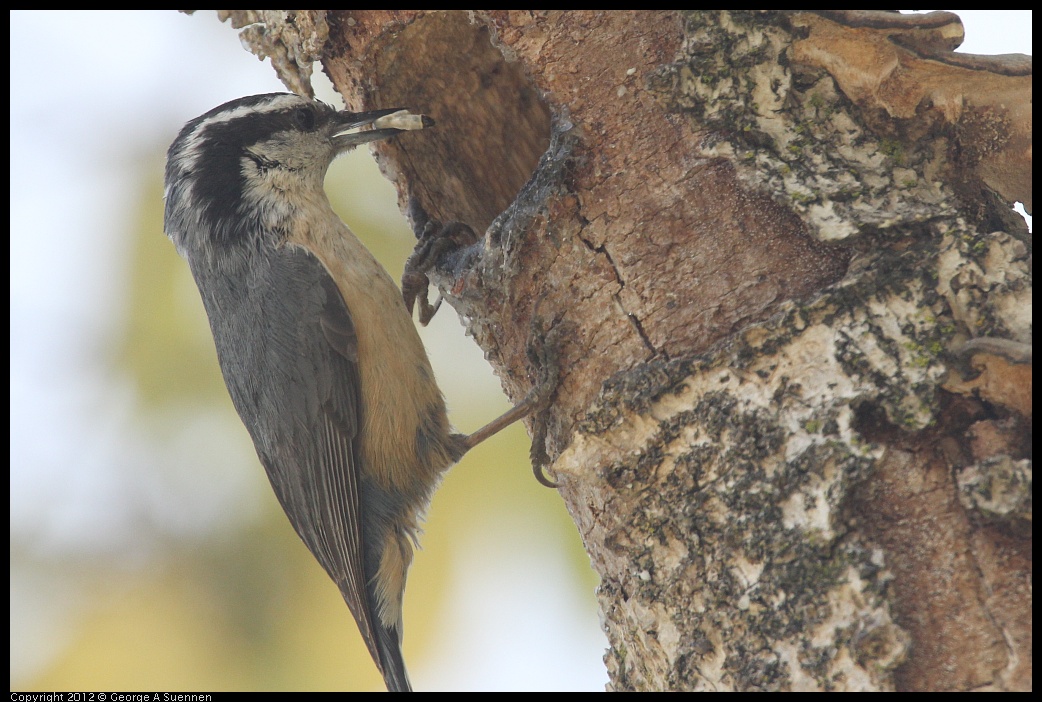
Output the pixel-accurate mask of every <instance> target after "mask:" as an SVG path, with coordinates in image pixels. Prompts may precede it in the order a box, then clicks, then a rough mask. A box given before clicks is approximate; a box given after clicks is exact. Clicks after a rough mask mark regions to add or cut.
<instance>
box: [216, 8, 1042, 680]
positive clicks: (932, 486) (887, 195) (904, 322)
mask: <svg viewBox="0 0 1042 702" xmlns="http://www.w3.org/2000/svg"><path fill="white" fill-rule="evenodd" d="M239 12H242V11H236V13H233V14H232V16H233V20H234V21H235V22H236V23H237V26H244V27H246V30H245V31H246V32H247V35H246V39H247V43H248V44H249V45H250V46H251V47H252V48H253V49H254V50H255V51H258V53H262V54H263V55H268V56H271V57H273V63H274V64H275V65H276V68H277V70H279V71H280V75H282V76H283V78H284V80H285V82H286V83H287V85H289V86H290V87H291V88H292V89H295V90H297V91H298V92H308V91H309V89H310V88H309V86H308V83H307V78H308V71H309V70H310V68H309V67H310V62H311V61H314V60H321V61H322V65H323V67H324V70H325V71H326V72H327V74H328V75H329V76H330V78H331V79H332V81H333V83H334V85H335V86H336V87H337V88H338V90H340V92H341V93H342V94H343V95H344V97H345V100H346V102H347V104H348V105H349V106H350V107H351V108H353V109H358V110H363V109H375V108H379V107H388V106H397V105H401V106H404V107H409V108H411V109H413V110H416V111H421V112H423V113H425V114H429V115H431V116H433V117H434V118H435V119H436V120H437V122H438V128H437V129H436V130H432V131H431V132H430V133H429V134H424V135H423V138H422V139H417V138H414V139H409V140H404V139H403V140H397V141H395V142H391V143H387V144H386V145H382V146H381V147H380V154H381V158H382V161H381V162H382V165H383V167H384V169H385V171H386V172H387V174H388V176H389V177H391V178H392V179H393V180H395V181H396V182H397V183H398V186H399V188H400V192H401V193H402V196H401V197H402V204H403V206H404V205H405V204H406V202H407V201H411V207H412V211H413V212H419V211H421V210H422V211H424V212H426V213H427V214H428V215H429V216H430V217H431V218H433V219H436V220H439V221H442V222H450V221H462V222H464V223H466V224H468V225H470V226H471V227H473V228H474V230H475V231H476V232H478V233H479V234H480V233H484V236H483V237H482V239H481V241H479V242H478V244H476V245H474V246H472V247H469V248H467V249H464V250H462V251H455V252H451V253H450V254H447V255H446V256H444V257H443V258H442V259H441V260H440V262H439V266H438V268H437V270H436V271H435V273H434V276H433V277H434V280H435V282H436V283H437V284H438V286H439V288H440V289H441V292H442V294H443V295H444V297H445V298H446V300H447V301H448V302H449V303H450V304H451V305H452V306H453V307H454V308H455V309H456V311H457V312H458V313H459V314H460V315H462V317H463V318H464V319H465V320H466V324H467V327H468V330H469V332H470V333H471V334H472V335H473V336H474V338H475V339H476V341H477V343H478V344H480V345H481V347H482V348H483V349H484V351H485V352H486V355H487V357H488V358H489V359H490V361H491V362H492V364H493V365H494V367H495V368H496V370H497V372H498V373H499V375H500V377H501V378H502V379H503V382H504V386H505V388H506V390H507V392H508V394H509V395H510V396H511V397H513V398H514V399H515V400H518V399H520V398H521V397H523V396H524V395H525V394H526V393H527V392H528V390H529V389H530V388H531V387H532V385H533V383H534V382H535V379H536V378H537V376H538V374H539V373H538V372H539V369H538V368H535V367H534V365H533V360H532V359H533V354H532V348H533V334H532V330H533V329H535V330H536V331H537V334H535V335H534V345H535V346H538V345H539V343H540V342H547V340H548V339H552V340H553V343H554V344H555V345H556V346H557V347H558V348H555V349H554V351H555V353H556V354H557V356H558V358H559V361H560V365H561V375H560V382H559V385H558V387H557V391H556V393H555V394H554V397H553V403H552V405H551V407H550V408H549V410H548V411H547V412H546V413H545V414H544V415H542V416H539V417H537V418H535V420H534V421H535V422H536V423H537V426H536V428H537V429H538V431H537V432H536V436H537V437H540V438H542V437H543V436H544V435H545V442H543V444H542V445H540V446H539V447H538V448H540V449H544V448H545V451H546V452H547V454H548V455H549V456H550V458H551V459H552V461H553V462H552V471H553V474H554V475H555V476H556V478H557V480H558V481H559V483H560V488H559V489H560V494H561V497H562V499H564V501H565V503H566V504H567V507H568V509H569V511H570V513H571V514H572V515H573V517H574V519H575V522H576V525H577V527H578V528H579V530H580V532H581V534H582V536H583V539H584V542H585V544H586V547H587V550H588V551H589V553H590V557H591V561H592V563H593V566H594V568H595V569H596V570H597V572H598V573H599V575H600V577H601V586H600V588H599V593H598V597H599V601H600V605H601V608H602V611H603V615H604V622H605V627H606V630H607V634H608V638H609V641H610V644H611V648H610V650H609V651H608V653H607V655H606V657H605V660H606V663H607V666H608V670H609V674H610V679H611V682H610V687H611V688H612V689H616V690H778V689H785V690H796V689H801V690H807V689H813V690H837V689H862V690H884V689H901V690H972V689H997V690H1014V689H1016V690H1029V689H1031V612H1032V610H1031V535H1030V525H1031V461H1030V458H1031V449H1030V443H1031V439H1030V435H1031V433H1030V432H1031V399H1030V397H1031V395H1030V342H1031V240H1030V236H1029V235H1028V233H1027V230H1026V227H1025V225H1024V222H1023V220H1022V219H1021V218H1020V217H1019V216H1017V215H1015V214H1014V213H1013V212H1012V211H1011V209H1010V207H1011V205H1012V204H1013V202H1014V201H1021V202H1023V203H1024V204H1025V206H1026V207H1027V208H1028V209H1029V210H1030V207H1031V61H1030V58H1029V57H1024V56H1019V55H1016V56H1003V57H974V56H968V55H956V54H953V53H952V50H953V49H954V48H955V47H956V46H958V44H959V43H960V42H961V40H962V25H961V23H960V22H959V21H958V18H957V17H955V16H954V15H952V14H950V13H943V12H937V13H931V14H928V15H918V16H908V15H904V16H902V15H895V14H892V13H888V12H883V11H866V12H853V11H850V12H843V11H832V12H816V13H810V12H725V11H720V12H717V11H713V12H691V13H678V12H673V11H648V12H625V13H624V12H599V11H576V12H528V11H524V12H507V11H474V12H469V13H468V12H462V11H460V12H429V11H308V12H295V13H285V12H273V11H252V12H246V13H245V14H238V13H239ZM442 313H443V314H444V313H445V312H444V311H443V312H442ZM555 329H556V330H558V332H560V331H561V330H564V333H556V334H554V333H552V330H555Z"/></svg>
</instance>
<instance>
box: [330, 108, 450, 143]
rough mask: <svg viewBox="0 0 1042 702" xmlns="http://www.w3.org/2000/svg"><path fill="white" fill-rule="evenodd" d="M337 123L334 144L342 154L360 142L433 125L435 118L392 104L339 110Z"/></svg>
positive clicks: (377, 139) (376, 139)
mask: <svg viewBox="0 0 1042 702" xmlns="http://www.w3.org/2000/svg"><path fill="white" fill-rule="evenodd" d="M336 124H337V129H336V134H335V136H334V137H333V146H334V148H335V149H336V152H337V153H338V154H339V153H343V152H345V151H348V150H350V149H352V148H354V147H356V146H358V145H359V144H365V143H368V142H370V141H379V140H380V139H387V138H388V137H392V136H394V135H395V134H398V133H400V132H406V131H413V130H416V129H426V128H427V127H433V126H434V120H433V119H431V118H430V117H428V116H427V115H414V114H413V113H411V112H409V111H408V110H403V109H402V108H400V107H393V108H391V109H389V110H375V111H373V112H346V111H344V112H337V113H336Z"/></svg>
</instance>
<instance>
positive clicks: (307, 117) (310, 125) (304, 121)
mask: <svg viewBox="0 0 1042 702" xmlns="http://www.w3.org/2000/svg"><path fill="white" fill-rule="evenodd" d="M293 124H294V126H296V127H297V129H300V130H302V131H305V132H310V131H314V129H315V113H314V112H312V111H311V109H310V108H308V107H301V108H299V109H296V110H294V111H293Z"/></svg>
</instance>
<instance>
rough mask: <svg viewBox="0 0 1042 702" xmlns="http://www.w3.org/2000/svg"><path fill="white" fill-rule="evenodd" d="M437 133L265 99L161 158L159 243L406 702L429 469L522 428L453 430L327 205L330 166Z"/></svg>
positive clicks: (300, 520) (377, 276) (248, 100)
mask: <svg viewBox="0 0 1042 702" xmlns="http://www.w3.org/2000/svg"><path fill="white" fill-rule="evenodd" d="M431 124H433V122H432V121H431V120H430V119H429V118H426V117H421V116H419V115H413V114H410V113H408V112H406V111H402V110H379V111H375V112H362V113H355V112H346V111H339V112H338V111H336V110H334V109H333V108H332V107H329V106H328V105H325V104H323V103H320V102H315V101H311V100H307V99H304V98H301V97H298V96H296V95H290V94H282V93H274V94H268V95H257V96H253V97H245V98H241V99H239V100H233V101H232V102H229V103H226V104H224V105H221V106H220V107H218V108H216V109H213V110H211V111H210V112H207V113H206V114H204V115H202V116H201V117H198V118H196V119H194V120H192V121H191V122H189V123H188V124H186V125H185V127H184V128H183V129H182V130H181V133H180V134H179V135H178V136H177V139H176V140H174V143H173V144H172V145H171V147H170V150H169V152H168V154H167V165H166V214H165V230H166V233H167V235H168V236H169V237H170V238H171V239H172V240H173V242H174V244H175V245H176V247H177V250H178V251H179V252H180V253H181V255H182V256H184V258H185V259H187V261H188V264H189V266H190V267H191V269H192V274H193V276H194V277H195V281H196V283H197V285H198V287H199V292H200V294H201V295H202V299H203V305H204V306H205V308H206V312H207V315H208V316H209V318H210V328H211V330H212V331H213V337H214V342H215V344H216V347H217V357H218V359H219V361H220V365H221V371H222V373H223V375H224V381H225V383H226V384H227V386H228V392H229V393H230V394H231V398H232V402H233V403H234V405H235V408H236V410H237V411H238V412H239V416H240V417H241V418H242V421H243V423H244V424H245V425H246V428H247V430H249V433H250V436H251V437H252V438H253V443H254V446H255V447H256V449H257V455H258V456H259V457H260V461H261V463H262V464H263V465H264V468H265V470H266V471H267V474H268V478H269V480H270V481H271V485H272V488H274V490H275V495H276V496H277V497H278V500H279V502H280V503H281V505H282V508H283V509H284V510H285V512H286V515H287V516H288V517H289V520H290V522H291V523H292V524H293V528H294V529H296V531H297V533H298V534H299V535H300V538H301V539H303V541H304V543H305V544H306V545H307V547H308V548H309V549H310V550H311V552H312V553H313V554H314V555H315V558H317V559H318V562H319V563H320V564H321V565H322V567H323V568H325V570H326V572H327V573H329V576H330V577H331V578H332V579H333V581H334V582H335V583H336V584H337V586H338V587H339V588H340V592H341V593H342V594H343V597H344V599H345V600H346V601H347V605H348V607H349V608H350V609H351V613H352V614H353V615H354V617H355V620H356V621H357V622H358V628H359V629H360V630H361V633H362V637H363V639H365V643H366V646H367V647H368V648H369V652H370V654H371V655H372V657H373V660H374V661H375V662H376V664H377V666H379V668H380V670H381V672H382V673H383V676H384V680H385V681H386V683H387V687H388V689H389V690H392V691H396V690H409V689H410V685H409V679H408V676H407V674H406V670H405V664H404V662H403V660H402V652H401V638H402V596H403V592H404V588H405V577H406V573H407V571H408V568H409V564H410V562H411V561H412V550H413V549H412V544H413V542H415V540H416V536H417V532H418V530H419V521H420V519H421V518H422V515H423V512H424V511H425V509H426V508H427V505H428V503H429V501H430V498H431V494H432V493H433V491H434V489H435V487H436V486H437V484H438V481H439V479H440V476H441V474H442V473H443V472H444V471H445V470H446V469H447V468H448V467H449V466H451V465H452V464H453V463H455V462H456V461H457V460H459V458H460V457H461V456H462V455H463V454H464V453H465V452H466V451H467V450H468V449H469V448H471V447H472V446H474V445H475V444H477V443H478V442H480V441H481V440H482V439H484V438H487V437H488V436H490V435H491V434H492V433H494V432H495V431H498V430H499V429H501V428H502V427H504V426H506V425H507V424H510V423H511V422H513V421H515V420H517V419H520V418H521V417H523V416H524V415H525V414H527V413H528V412H529V410H530V405H527V404H522V405H519V406H518V407H517V408H515V409H514V410H513V411H511V412H509V413H507V414H506V415H504V416H503V417H501V418H500V419H499V420H497V421H496V422H493V423H492V424H490V425H488V427H486V428H484V429H482V430H480V431H478V432H476V433H475V434H472V435H470V436H464V435H461V434H455V433H453V432H452V430H451V427H450V425H449V420H448V417H447V415H446V411H445V401H444V399H443V398H442V395H441V392H440V390H439V389H438V386H437V384H436V383H435V380H434V373H433V372H432V370H431V366H430V362H429V361H428V360H427V354H426V352H425V351H424V348H423V345H422V343H421V342H420V337H419V335H418V334H417V332H416V328H415V326H414V325H413V322H412V319H411V315H410V313H409V312H408V311H407V310H406V306H405V304H404V302H403V300H402V294H401V292H399V290H398V288H397V287H396V286H395V284H394V282H393V281H392V280H391V278H390V276H389V275H388V274H387V272H386V271H385V270H384V269H383V268H382V267H381V266H380V264H379V263H377V261H376V259H375V258H373V256H372V254H370V253H369V251H368V250H366V248H365V247H364V246H363V245H362V243H361V242H360V241H359V240H358V239H357V238H356V237H355V235H354V234H352V233H351V231H350V230H349V229H348V228H347V226H346V225H345V224H344V223H343V222H342V221H341V220H340V218H339V217H337V215H336V214H335V213H334V212H333V209H332V208H331V207H330V204H329V201H328V200H327V198H326V194H325V192H324V190H323V189H322V183H323V179H324V178H325V174H326V170H327V169H328V167H329V165H330V163H332V161H333V159H334V158H335V157H336V156H337V155H339V154H342V153H344V152H346V151H349V150H350V149H352V148H354V147H355V146H357V145H358V144H363V143H366V142H370V141H375V140H378V139H385V138H388V137H391V136H394V135H395V134H399V133H400V132H402V131H405V130H414V129H421V128H423V127H428V126H431Z"/></svg>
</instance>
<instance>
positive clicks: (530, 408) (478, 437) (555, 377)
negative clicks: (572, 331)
mask: <svg viewBox="0 0 1042 702" xmlns="http://www.w3.org/2000/svg"><path fill="white" fill-rule="evenodd" d="M538 308H539V304H538V303H537V304H536V310H537V311H538ZM567 328H568V325H566V324H562V323H558V324H553V325H550V324H548V322H547V320H546V319H544V318H542V317H539V316H538V314H534V315H533V317H532V323H531V327H530V328H529V332H528V342H527V349H526V351H527V355H528V360H529V361H530V362H531V364H532V366H533V367H534V368H535V369H536V375H537V381H536V384H535V386H533V388H532V389H531V390H529V391H528V394H527V395H526V396H525V398H524V399H523V400H521V402H519V403H518V404H517V405H516V406H514V407H512V408H511V409H509V410H507V411H506V412H504V413H503V414H502V415H501V416H499V417H497V418H496V419H493V420H492V421H491V422H489V423H488V424H486V425H485V426H483V427H481V428H480V429H478V430H477V431H475V432H474V433H472V434H470V435H466V436H464V435H460V439H461V445H462V447H463V452H464V453H465V452H467V451H469V450H470V449H472V448H474V447H475V446H477V445H478V444H480V443H481V442H482V441H484V440H485V439H487V438H489V437H490V436H493V435H494V434H497V433H499V432H500V431H502V430H503V429H506V428H507V427H508V426H510V425H511V424H513V423H514V422H516V421H518V420H520V419H524V418H525V417H528V416H529V415H532V414H536V413H538V414H540V415H541V416H539V417H538V418H537V419H536V420H535V421H533V422H532V448H531V450H530V452H529V456H530V458H531V460H532V471H533V473H534V474H535V479H536V480H538V481H539V483H540V484H542V485H545V486H546V487H550V488H556V487H557V483H555V482H554V481H553V480H552V479H551V478H550V477H548V476H547V474H546V472H545V469H546V467H547V466H548V465H549V464H550V458H549V456H547V454H546V428H547V427H546V425H547V421H546V419H547V418H546V416H545V415H546V413H547V411H548V410H549V408H550V402H551V400H552V399H553V396H554V393H556V392H557V386H558V383H559V382H560V375H561V373H560V370H561V367H560V350H561V349H560V344H561V339H562V337H563V334H564V331H565V330H566V329H567Z"/></svg>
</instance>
